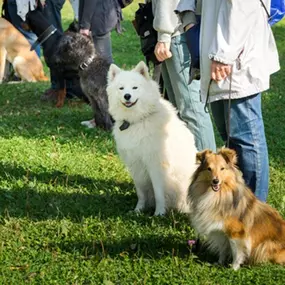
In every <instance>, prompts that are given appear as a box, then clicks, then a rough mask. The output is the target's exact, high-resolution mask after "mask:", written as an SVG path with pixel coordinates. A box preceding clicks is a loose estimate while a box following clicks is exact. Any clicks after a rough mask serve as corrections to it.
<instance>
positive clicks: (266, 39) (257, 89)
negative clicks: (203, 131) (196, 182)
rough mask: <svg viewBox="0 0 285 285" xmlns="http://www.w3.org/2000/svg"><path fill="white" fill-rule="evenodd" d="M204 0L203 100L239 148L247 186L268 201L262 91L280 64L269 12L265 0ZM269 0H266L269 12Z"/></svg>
mask: <svg viewBox="0 0 285 285" xmlns="http://www.w3.org/2000/svg"><path fill="white" fill-rule="evenodd" d="M201 1H202V15H201V31H200V69H201V70H200V74H201V98H202V100H203V102H204V103H205V104H206V103H210V105H211V109H212V114H213V118H214V120H215V123H216V125H217V128H218V131H219V133H220V135H221V137H222V139H223V140H224V141H227V139H228V138H229V147H230V148H233V149H235V150H236V152H237V154H238V165H239V168H240V170H241V171H242V173H243V177H244V179H245V182H246V184H247V185H248V186H249V187H250V188H251V190H252V191H253V192H254V194H255V196H256V197H257V198H259V199H260V200H261V201H266V199H267V196H268V181H269V159H268V151H267V144H266V137H265V131H264V125H263V118H262V112H261V93H262V92H263V91H265V90H267V89H268V88H269V81H270V75H271V74H272V73H274V72H276V71H278V70H279V68H280V66H279V59H278V52H277V48H276V44H275V40H274V37H273V33H272V31H271V28H270V25H269V24H268V16H267V13H266V10H265V8H264V7H263V6H262V5H261V1H244V0H236V1H224V0H198V2H201ZM270 2H271V1H270V0H263V3H264V5H265V7H266V9H267V10H270ZM195 4H196V0H180V2H179V5H178V7H177V10H178V11H179V12H180V13H182V12H185V11H187V10H191V11H193V6H195ZM229 103H230V111H228V105H229ZM229 112H230V113H229ZM228 117H229V121H228Z"/></svg>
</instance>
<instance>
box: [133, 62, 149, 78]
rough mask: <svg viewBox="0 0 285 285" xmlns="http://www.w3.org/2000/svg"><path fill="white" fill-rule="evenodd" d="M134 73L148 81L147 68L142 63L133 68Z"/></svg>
mask: <svg viewBox="0 0 285 285" xmlns="http://www.w3.org/2000/svg"><path fill="white" fill-rule="evenodd" d="M134 71H136V72H138V73H140V74H141V75H142V76H143V77H145V78H146V79H149V73H148V67H147V65H146V64H145V62H144V61H140V62H139V63H138V64H137V66H136V67H135V68H134Z"/></svg>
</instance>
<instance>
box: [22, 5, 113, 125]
mask: <svg viewBox="0 0 285 285" xmlns="http://www.w3.org/2000/svg"><path fill="white" fill-rule="evenodd" d="M27 18H28V25H29V27H30V28H31V29H32V31H34V33H35V34H36V35H37V36H38V38H39V39H40V40H41V41H42V43H41V45H42V48H43V53H44V57H45V60H46V63H47V65H48V67H49V68H50V70H51V73H52V75H53V76H54V77H55V78H56V79H57V105H56V106H57V107H61V106H62V105H63V104H64V99H65V94H66V92H65V80H66V79H70V78H72V79H73V80H74V78H77V79H78V80H80V84H79V87H80V86H81V88H82V90H79V92H80V91H81V92H82V91H83V92H82V93H83V94H85V96H87V97H86V100H87V101H88V102H90V104H91V106H92V109H93V113H94V119H95V123H96V125H97V126H99V127H101V128H104V129H106V130H110V129H111V127H112V121H111V117H110V115H109V113H108V99H107V94H106V84H107V72H108V69H109V63H108V62H107V61H106V60H105V59H103V58H101V57H100V56H98V55H96V53H95V48H94V44H93V42H92V40H91V39H90V38H88V37H86V36H83V35H81V34H78V33H72V32H67V33H61V32H59V31H58V30H56V29H55V28H54V27H53V26H52V25H51V24H50V23H49V22H48V19H46V18H45V16H44V15H43V13H42V11H41V10H40V9H37V10H35V11H32V12H29V13H28V16H27Z"/></svg>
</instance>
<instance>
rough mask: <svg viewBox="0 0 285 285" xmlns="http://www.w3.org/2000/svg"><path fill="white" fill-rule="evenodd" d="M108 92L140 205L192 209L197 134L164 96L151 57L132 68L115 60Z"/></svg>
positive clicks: (162, 211) (119, 145) (162, 209)
mask: <svg viewBox="0 0 285 285" xmlns="http://www.w3.org/2000/svg"><path fill="white" fill-rule="evenodd" d="M107 94H108V99H109V112H110V114H111V115H112V117H113V118H114V119H115V121H116V122H115V125H114V129H113V134H114V137H115V140H116V144H117V149H118V152H119V155H120V157H121V159H122V160H123V161H124V163H125V164H126V166H127V167H128V169H129V171H130V173H131V176H132V178H133V180H134V183H135V186H136V191H137V195H138V202H137V205H136V208H135V211H141V210H143V209H144V208H146V207H147V206H150V207H153V206H155V213H154V214H155V215H163V214H165V212H166V210H168V209H177V210H178V211H181V212H189V205H188V203H187V199H186V198H187V190H188V187H189V183H190V178H191V176H192V174H193V172H194V171H195V169H196V164H195V161H196V158H195V157H196V152H197V150H196V147H195V142H194V136H193V134H192V133H191V132H190V131H189V129H188V128H187V127H186V125H185V124H184V123H183V122H182V121H181V120H180V119H179V118H178V116H177V112H176V110H175V109H174V107H173V106H172V105H171V104H170V103H169V102H168V101H166V100H164V99H163V98H161V95H160V92H159V87H158V85H157V84H156V82H155V81H153V80H152V79H151V78H150V76H149V74H148V68H147V66H146V65H145V63H144V62H140V63H139V64H138V65H137V66H136V67H135V68H134V69H133V70H131V71H124V70H121V69H120V68H119V67H117V66H116V65H114V64H112V65H111V66H110V69H109V73H108V87H107Z"/></svg>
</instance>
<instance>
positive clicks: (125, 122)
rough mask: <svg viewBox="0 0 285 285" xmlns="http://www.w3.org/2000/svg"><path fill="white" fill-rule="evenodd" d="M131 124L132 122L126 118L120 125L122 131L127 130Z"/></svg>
mask: <svg viewBox="0 0 285 285" xmlns="http://www.w3.org/2000/svg"><path fill="white" fill-rule="evenodd" d="M129 126H130V123H129V122H128V121H126V120H124V121H123V123H122V125H121V126H120V127H119V129H120V131H124V130H126V129H127V128H128V127H129Z"/></svg>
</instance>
